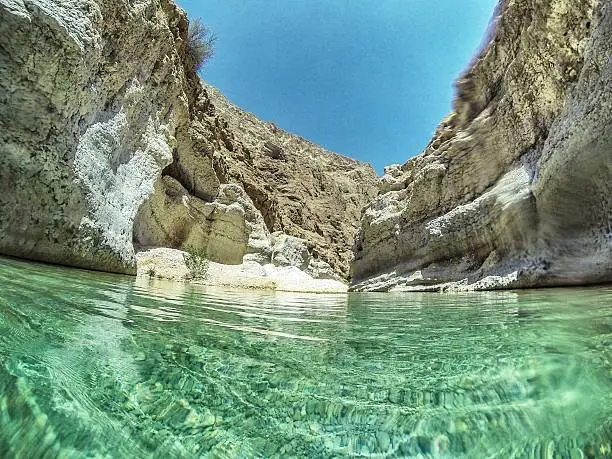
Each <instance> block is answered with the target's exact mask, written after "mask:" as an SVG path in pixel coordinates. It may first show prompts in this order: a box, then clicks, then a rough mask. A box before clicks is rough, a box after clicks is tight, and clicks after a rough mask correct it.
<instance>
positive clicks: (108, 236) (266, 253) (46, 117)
mask: <svg viewBox="0 0 612 459" xmlns="http://www.w3.org/2000/svg"><path fill="white" fill-rule="evenodd" d="M187 26H188V22H187V19H186V17H185V15H184V13H183V12H182V11H181V10H180V9H178V8H177V7H176V6H175V5H174V4H173V2H172V1H170V0H143V1H138V2H128V1H126V0H79V1H76V0H66V1H63V2H47V1H43V0H0V216H1V218H0V253H3V254H9V255H14V256H19V257H24V258H30V259H37V260H43V261H49V262H54V263H62V264H67V265H72V266H79V267H85V268H92V269H98V270H105V271H114V272H123V273H135V271H136V257H135V251H134V245H135V246H136V247H137V248H140V247H143V246H144V247H147V248H150V247H151V246H154V247H173V248H184V247H187V246H193V247H196V248H201V249H204V251H205V253H206V255H207V257H208V258H210V259H211V260H212V261H215V262H219V263H225V264H241V263H242V262H243V261H244V260H249V261H253V262H259V263H263V264H265V263H275V264H279V265H283V264H287V263H289V264H291V263H293V264H299V265H300V268H301V269H309V270H310V272H311V273H312V274H314V275H318V276H323V277H325V276H327V277H335V276H336V275H337V274H338V275H346V273H347V271H348V263H349V258H350V255H351V253H350V245H351V242H352V240H353V237H354V234H355V232H356V230H357V226H358V220H359V217H360V212H361V210H362V207H363V206H364V205H365V204H366V203H367V202H368V201H369V200H370V199H371V198H372V197H373V195H374V193H375V183H374V182H375V174H374V171H373V170H372V169H371V168H369V167H367V166H364V165H361V164H359V163H357V162H355V161H351V160H349V159H346V158H343V157H340V156H337V155H333V154H331V153H328V152H325V151H323V150H321V149H320V148H317V147H316V146H314V145H312V144H310V143H308V142H306V141H304V140H302V139H299V138H296V137H294V136H291V135H289V134H286V133H284V132H282V131H280V130H278V129H276V128H273V127H272V125H270V124H267V123H263V122H261V121H259V120H257V119H256V118H254V117H252V116H250V115H247V114H246V113H243V112H241V111H240V110H238V109H237V108H235V107H233V106H231V105H230V104H229V103H228V102H227V101H226V100H225V99H224V98H223V97H222V96H221V95H220V94H218V92H216V91H215V90H213V89H212V88H209V87H204V86H203V85H202V84H201V82H200V80H199V78H198V77H197V75H196V74H195V73H194V72H193V70H191V69H189V68H188V66H186V64H185V46H186V44H185V43H186V34H187ZM143 43H146V44H147V46H143ZM285 233H286V234H285ZM287 238H289V239H287ZM280 240H283V241H285V242H286V243H283V244H281V245H282V247H281V245H279V243H278V241H280ZM287 241H288V242H287ZM292 250H293V251H294V252H296V253H301V254H302V255H301V256H300V257H293V256H292V255H291V254H292V253H293V252H292ZM304 250H305V251H306V252H305V253H302V252H304ZM288 260H289V261H288ZM326 262H328V263H329V264H331V265H332V266H333V270H332V269H330V268H329V266H328V265H327V264H326Z"/></svg>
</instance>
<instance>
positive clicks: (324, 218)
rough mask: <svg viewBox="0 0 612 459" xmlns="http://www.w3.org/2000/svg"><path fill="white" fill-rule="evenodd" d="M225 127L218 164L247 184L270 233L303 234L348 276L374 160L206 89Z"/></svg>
mask: <svg viewBox="0 0 612 459" xmlns="http://www.w3.org/2000/svg"><path fill="white" fill-rule="evenodd" d="M205 92H206V96H207V97H208V99H209V101H210V104H211V106H212V107H214V114H215V115H214V117H210V118H209V119H208V124H209V125H215V126H218V127H219V128H220V129H217V131H218V135H217V138H216V139H214V140H215V142H214V143H215V169H216V170H217V173H218V175H219V177H220V178H221V181H222V182H234V183H240V184H241V185H242V186H243V187H244V189H245V191H246V192H247V194H248V195H249V196H250V198H251V200H252V201H253V203H254V205H255V206H256V207H257V208H258V209H259V210H260V211H261V213H262V215H263V217H264V220H265V222H266V226H267V228H268V229H269V230H270V232H277V231H282V232H284V233H286V234H288V235H291V236H294V237H297V238H300V239H304V240H305V241H307V243H308V245H309V246H310V250H311V252H312V253H313V254H314V255H315V256H316V257H318V258H320V259H321V260H322V261H324V262H326V263H328V264H329V265H331V266H332V267H333V268H334V271H336V272H337V273H338V274H340V275H342V276H346V275H347V274H348V271H349V265H350V262H351V260H352V257H353V254H352V245H353V241H354V240H355V235H356V234H357V230H358V227H359V221H360V219H361V215H362V211H363V208H364V207H365V206H366V205H367V204H368V202H370V201H371V200H372V199H373V198H374V197H375V196H376V192H377V187H376V180H377V179H376V173H375V172H374V170H373V169H372V167H370V166H369V165H366V164H363V163H360V162H358V161H355V160H352V159H349V158H346V157H344V156H341V155H337V154H334V153H332V152H329V151H327V150H325V149H323V148H321V147H319V146H317V145H314V144H313V143H311V142H309V141H307V140H305V139H303V138H301V137H298V136H295V135H292V134H289V133H287V132H285V131H283V130H282V129H279V128H278V127H276V126H275V125H274V124H272V123H266V122H263V121H261V120H259V119H257V118H256V117H255V116H253V115H251V114H250V113H247V112H245V111H244V110H241V109H240V108H238V107H236V106H235V105H233V104H231V103H230V102H229V101H228V100H227V99H226V98H225V97H224V96H223V95H222V94H221V93H220V92H219V91H218V90H216V89H215V88H213V87H211V86H206V88H205Z"/></svg>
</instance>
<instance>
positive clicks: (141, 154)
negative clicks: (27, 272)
mask: <svg viewBox="0 0 612 459" xmlns="http://www.w3.org/2000/svg"><path fill="white" fill-rule="evenodd" d="M186 27H187V22H186V19H185V17H184V15H183V13H182V12H181V11H180V10H178V9H177V8H176V7H175V6H174V5H173V4H172V3H170V2H168V1H165V0H161V1H154V0H148V1H147V0H144V1H139V2H126V1H122V0H104V1H93V0H78V1H77V0H66V1H62V2H49V1H43V0H0V253H4V254H9V255H15V256H19V257H25V258H31V259H38V260H44V261H49V262H56V263H62V264H68V265H74V266H80V267H86V268H94V269H100V270H107V271H117V272H125V273H132V272H135V257H134V250H133V248H132V226H133V221H134V218H135V215H136V212H137V210H138V208H139V207H140V205H141V204H142V203H143V202H144V201H145V199H146V198H147V196H149V195H150V194H151V193H152V191H153V185H154V183H155V180H156V179H157V177H158V176H159V174H160V173H161V171H162V169H163V168H164V167H165V166H166V165H167V164H169V163H170V162H171V161H172V151H173V149H175V143H176V139H175V137H174V136H175V133H176V132H177V130H178V129H179V127H180V126H181V124H184V123H185V122H186V121H187V117H188V110H187V109H188V107H187V98H186V96H185V93H184V91H183V64H182V63H181V57H180V54H181V52H182V51H181V46H182V40H181V37H182V36H184V35H185V33H186ZM145 43H146V46H143V44H145Z"/></svg>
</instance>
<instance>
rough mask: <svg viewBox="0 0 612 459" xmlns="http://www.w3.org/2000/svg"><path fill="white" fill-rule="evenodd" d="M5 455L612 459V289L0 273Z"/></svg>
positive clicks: (0, 268) (44, 269) (1, 442)
mask: <svg viewBox="0 0 612 459" xmlns="http://www.w3.org/2000/svg"><path fill="white" fill-rule="evenodd" d="M0 285H1V287H0V362H1V363H0V457H3V458H4V457H16V456H17V457H25V458H30V457H32V458H37V457H49V458H54V457H62V458H72V457H74V458H84V457H129V458H138V457H143V458H144V457H158V458H170V457H211V458H216V457H219V458H250V457H314V458H317V457H322V458H327V457H329V458H332V457H376V458H384V457H499V458H508V457H537V458H556V457H569V458H581V457H611V456H612V451H611V449H610V445H611V442H610V439H611V438H612V307H611V306H612V288H595V289H561V290H541V291H525V292H494V293H478V294H457V295H437V294H402V295H393V294H367V295H349V296H344V295H336V296H334V295H330V296H327V295H286V294H285V295H283V294H264V293H255V292H224V291H206V290H204V289H202V288H201V287H190V286H186V285H181V284H174V283H165V282H160V281H149V280H135V279H133V278H129V277H122V276H113V275H108V274H101V273H90V272H85V271H79V270H71V269H67V268H58V267H52V266H46V265H39V264H34V263H27V262H22V261H16V260H10V259H0Z"/></svg>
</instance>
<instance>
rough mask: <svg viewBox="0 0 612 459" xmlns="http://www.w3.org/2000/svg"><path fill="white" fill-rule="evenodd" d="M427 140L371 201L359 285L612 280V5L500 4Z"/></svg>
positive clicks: (535, 0) (592, 1)
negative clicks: (486, 39) (450, 108)
mask: <svg viewBox="0 0 612 459" xmlns="http://www.w3.org/2000/svg"><path fill="white" fill-rule="evenodd" d="M497 13H498V14H499V15H498V16H497V17H496V18H495V21H494V28H493V30H492V32H493V33H492V35H491V42H490V43H489V44H488V45H487V46H486V47H485V48H484V50H483V51H482V54H481V55H480V56H479V57H478V58H477V59H476V60H475V61H474V63H473V65H472V66H471V68H470V69H469V70H468V71H467V72H466V74H465V75H464V76H463V77H462V78H461V79H459V81H458V82H457V96H456V100H455V103H454V112H453V113H452V114H451V115H450V116H449V117H448V118H447V119H445V120H444V121H443V122H442V124H441V125H440V127H439V128H438V130H437V132H436V134H435V135H434V138H433V139H432V141H431V143H430V144H429V145H428V147H427V148H426V150H425V151H424V152H423V153H422V154H421V155H420V156H418V157H416V158H414V159H412V160H410V161H408V162H407V163H406V164H404V165H401V166H397V165H396V166H390V167H388V168H387V169H386V171H385V176H384V177H383V178H382V179H381V181H380V184H379V187H380V193H379V196H378V197H377V198H376V199H375V200H373V202H372V203H371V204H370V205H369V206H368V208H367V209H366V212H365V215H364V218H363V220H362V224H361V229H360V232H359V236H358V240H357V243H356V246H355V252H356V256H355V262H354V264H353V266H352V270H351V273H352V276H353V286H352V288H353V289H354V290H357V291H388V290H393V291H402V290H436V291H438V290H443V291H444V290H462V289H495V288H515V287H534V286H554V285H576V284H589V283H600V282H610V281H612V200H611V198H610V196H612V91H611V88H612V59H610V55H611V53H612V4H611V3H610V2H607V1H598V0H511V1H510V0H509V1H504V2H502V3H500V5H499V8H498V11H497Z"/></svg>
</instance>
